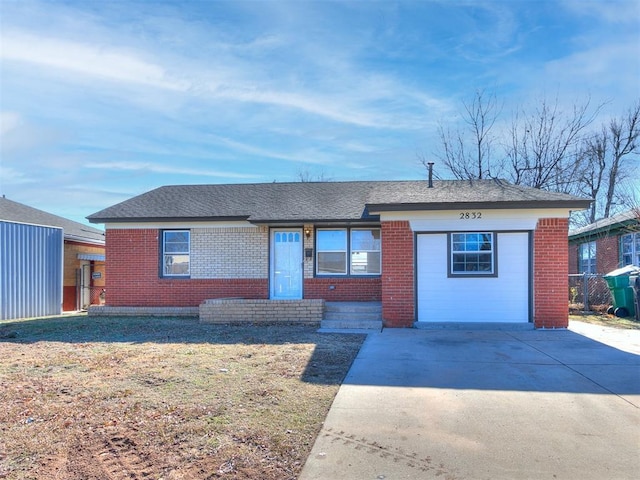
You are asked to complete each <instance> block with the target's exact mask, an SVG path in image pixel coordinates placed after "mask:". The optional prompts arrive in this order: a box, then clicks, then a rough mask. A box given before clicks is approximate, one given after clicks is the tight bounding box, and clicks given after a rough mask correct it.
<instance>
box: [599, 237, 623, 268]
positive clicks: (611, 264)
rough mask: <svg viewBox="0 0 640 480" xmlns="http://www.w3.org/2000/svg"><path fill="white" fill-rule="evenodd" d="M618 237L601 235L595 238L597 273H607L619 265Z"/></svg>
mask: <svg viewBox="0 0 640 480" xmlns="http://www.w3.org/2000/svg"><path fill="white" fill-rule="evenodd" d="M619 249H620V242H619V237H617V236H614V237H603V238H599V239H597V240H596V268H597V272H598V273H609V272H610V271H611V270H615V269H616V268H618V267H619V266H620V254H619Z"/></svg>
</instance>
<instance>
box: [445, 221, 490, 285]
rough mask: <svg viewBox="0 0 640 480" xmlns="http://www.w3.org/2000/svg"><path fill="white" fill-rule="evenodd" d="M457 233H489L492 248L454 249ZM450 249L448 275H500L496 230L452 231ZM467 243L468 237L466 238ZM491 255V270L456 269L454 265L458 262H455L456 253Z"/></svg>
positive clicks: (449, 238)
mask: <svg viewBox="0 0 640 480" xmlns="http://www.w3.org/2000/svg"><path fill="white" fill-rule="evenodd" d="M455 235H489V236H490V237H489V238H490V243H491V249H490V250H481V249H478V250H468V249H466V248H465V249H464V250H455V249H454V243H456V242H454V236H455ZM448 240H449V241H448V249H449V265H448V276H449V277H456V278H457V277H483V278H486V277H497V276H498V266H497V236H496V234H495V232H451V233H449V235H448ZM465 245H466V239H465ZM467 254H468V255H487V254H488V255H491V269H490V270H464V271H458V270H454V266H455V264H456V263H459V262H454V258H455V257H454V256H455V255H467Z"/></svg>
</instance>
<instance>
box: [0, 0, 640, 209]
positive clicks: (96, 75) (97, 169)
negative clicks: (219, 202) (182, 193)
mask: <svg viewBox="0 0 640 480" xmlns="http://www.w3.org/2000/svg"><path fill="white" fill-rule="evenodd" d="M0 30H1V33H0V40H1V44H0V62H1V71H0V121H1V124H0V145H1V147H0V148H1V150H0V192H1V193H3V194H5V195H6V196H7V198H10V199H12V200H15V201H18V202H22V203H25V204H27V205H30V206H33V207H36V208H40V209H43V210H46V211H48V212H51V213H55V214H58V215H62V216H64V217H67V218H71V219H73V220H76V221H82V222H86V220H84V217H85V216H86V215H89V214H91V213H94V212H95V211H97V210H100V209H102V208H105V207H107V206H110V205H112V204H115V203H117V202H120V201H122V200H125V199H127V198H130V197H132V196H134V195H137V194H140V193H143V192H145V191H148V190H150V189H153V188H155V187H158V186H161V185H173V184H195V183H238V182H272V181H274V180H275V181H278V182H284V181H295V180H296V179H297V176H298V173H299V172H307V173H309V174H310V175H312V176H314V175H315V176H317V175H323V176H324V177H329V178H331V179H333V180H381V179H417V178H424V175H425V172H424V168H423V167H422V166H421V165H420V163H419V161H418V159H417V154H423V155H426V156H431V155H432V153H433V152H434V151H435V150H436V149H437V148H438V142H437V127H438V124H446V125H455V124H456V122H459V121H460V112H461V111H462V106H461V105H462V104H461V102H462V101H469V100H471V99H472V98H473V95H474V92H475V91H476V90H478V89H480V90H482V89H485V90H487V91H491V92H495V93H496V95H497V97H498V99H499V100H500V102H502V103H504V107H503V112H504V114H505V119H504V121H507V118H508V115H507V114H509V113H510V112H511V111H512V110H513V109H514V108H515V107H516V106H518V105H525V106H526V105H534V104H535V102H536V101H539V99H540V98H542V97H545V96H546V97H547V98H548V97H552V98H555V97H556V96H558V98H559V99H560V103H561V105H564V106H565V107H566V108H570V107H571V105H573V104H575V103H580V102H582V101H584V100H585V99H586V98H587V97H588V96H590V97H591V102H592V103H593V104H599V103H604V102H606V105H605V106H604V108H603V109H602V111H601V112H600V117H599V119H598V121H606V119H607V118H608V116H611V115H615V116H619V115H621V114H622V113H624V112H625V110H626V109H627V108H628V107H630V106H631V105H632V104H633V103H634V101H636V100H637V99H638V98H640V2H637V1H636V0H608V1H605V0H602V1H592V0H591V1H590V0H567V1H563V0H553V1H551V0H549V1H546V0H537V1H524V0H522V1H518V0H510V1H508V0H504V1H445V0H440V1H426V0H425V1H413V2H408V1H407V2H405V1H399V2H391V1H381V2H374V1H347V2H339V1H335V2H328V1H321V2H312V1H294V2H286V1H251V2H249V1H233V2H228V1H186V0H185V1H181V2H178V1H167V2H162V1H126V0H113V1H107V0H104V1H98V0H93V1H91V0H89V1H87V0H82V1H77V2H76V1H68V2H65V1H55V2H54V1H31V0H24V1H20V0H0ZM437 168H438V166H437V165H436V169H437ZM441 173H444V172H441Z"/></svg>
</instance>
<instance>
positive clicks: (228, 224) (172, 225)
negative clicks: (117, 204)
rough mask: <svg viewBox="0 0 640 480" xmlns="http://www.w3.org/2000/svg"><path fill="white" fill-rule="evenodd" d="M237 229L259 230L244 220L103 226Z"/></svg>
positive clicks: (110, 225) (110, 226)
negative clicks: (251, 228) (252, 228)
mask: <svg viewBox="0 0 640 480" xmlns="http://www.w3.org/2000/svg"><path fill="white" fill-rule="evenodd" d="M238 227H254V228H259V227H258V226H257V225H254V224H253V223H251V222H247V221H245V220H238V221H226V222H193V221H190V222H189V221H187V222H140V223H132V222H121V223H106V224H105V225H104V228H105V230H114V229H122V230H139V229H145V228H152V229H158V230H162V229H190V228H238Z"/></svg>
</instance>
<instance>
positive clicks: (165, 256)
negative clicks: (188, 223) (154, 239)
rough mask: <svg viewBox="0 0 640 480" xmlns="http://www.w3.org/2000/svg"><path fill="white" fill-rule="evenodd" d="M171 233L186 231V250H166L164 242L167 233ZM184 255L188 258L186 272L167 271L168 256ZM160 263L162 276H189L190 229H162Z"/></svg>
mask: <svg viewBox="0 0 640 480" xmlns="http://www.w3.org/2000/svg"><path fill="white" fill-rule="evenodd" d="M171 233H186V234H187V250H186V251H176V252H167V248H166V244H167V234H171ZM178 255H179V256H186V257H187V258H188V262H187V272H186V273H167V261H168V258H169V257H173V256H178ZM161 261H162V265H161V272H162V275H161V276H162V277H163V278H174V277H180V278H188V277H190V276H191V231H190V230H163V231H162V259H161Z"/></svg>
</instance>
